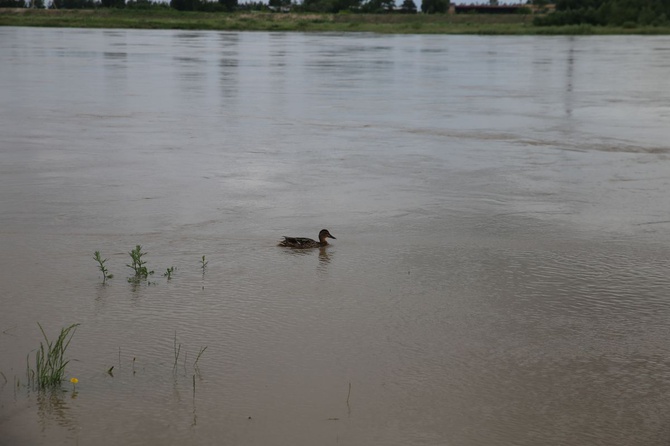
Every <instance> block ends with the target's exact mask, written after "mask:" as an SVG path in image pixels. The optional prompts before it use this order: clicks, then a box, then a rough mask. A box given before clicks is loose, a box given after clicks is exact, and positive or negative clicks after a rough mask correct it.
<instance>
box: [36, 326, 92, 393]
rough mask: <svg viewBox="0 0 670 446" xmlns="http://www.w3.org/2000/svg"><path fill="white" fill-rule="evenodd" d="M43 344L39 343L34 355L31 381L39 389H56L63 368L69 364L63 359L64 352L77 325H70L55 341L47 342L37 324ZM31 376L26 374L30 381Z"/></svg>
mask: <svg viewBox="0 0 670 446" xmlns="http://www.w3.org/2000/svg"><path fill="white" fill-rule="evenodd" d="M37 325H39V327H40V330H41V331H42V335H43V336H44V341H45V343H42V342H40V348H39V350H37V352H36V353H35V371H34V372H33V373H32V379H33V380H34V382H35V383H36V384H37V387H38V388H39V389H46V388H49V387H57V386H59V385H60V383H61V381H62V380H63V375H64V374H65V366H66V365H67V364H68V363H69V362H70V361H69V360H66V359H65V351H66V350H67V348H68V346H69V345H70V341H71V340H72V336H74V333H75V331H76V329H77V326H79V324H72V325H70V326H69V327H66V328H62V329H61V331H60V335H58V338H56V340H55V341H49V338H48V337H47V335H46V333H45V332H44V329H43V328H42V325H40V323H39V322H38V323H37ZM30 378H31V374H30V373H29V374H28V379H29V380H30Z"/></svg>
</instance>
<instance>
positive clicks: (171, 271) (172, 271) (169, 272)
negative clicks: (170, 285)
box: [163, 266, 174, 280]
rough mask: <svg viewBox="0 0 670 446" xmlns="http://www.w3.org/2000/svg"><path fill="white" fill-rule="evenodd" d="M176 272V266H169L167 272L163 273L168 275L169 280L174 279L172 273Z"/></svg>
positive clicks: (165, 275) (164, 275)
mask: <svg viewBox="0 0 670 446" xmlns="http://www.w3.org/2000/svg"><path fill="white" fill-rule="evenodd" d="M173 273H174V266H171V267H169V268H168V269H167V270H165V272H164V273H163V277H167V280H170V279H172V274H173Z"/></svg>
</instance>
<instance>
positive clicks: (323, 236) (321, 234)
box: [319, 229, 337, 244]
mask: <svg viewBox="0 0 670 446" xmlns="http://www.w3.org/2000/svg"><path fill="white" fill-rule="evenodd" d="M326 238H332V239H333V240H337V239H336V238H335V237H333V234H331V233H330V231H328V229H322V230H321V231H319V241H320V242H321V243H326V244H328V242H327V241H326Z"/></svg>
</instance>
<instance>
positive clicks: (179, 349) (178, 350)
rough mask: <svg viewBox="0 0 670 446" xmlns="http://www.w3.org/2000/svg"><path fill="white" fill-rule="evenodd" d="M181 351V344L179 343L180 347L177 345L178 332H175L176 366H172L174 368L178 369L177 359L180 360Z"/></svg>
mask: <svg viewBox="0 0 670 446" xmlns="http://www.w3.org/2000/svg"><path fill="white" fill-rule="evenodd" d="M180 352H181V344H179V347H177V332H176V331H175V332H174V366H172V369H173V370H176V369H177V361H179V353H180Z"/></svg>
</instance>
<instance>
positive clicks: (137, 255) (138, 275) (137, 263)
mask: <svg viewBox="0 0 670 446" xmlns="http://www.w3.org/2000/svg"><path fill="white" fill-rule="evenodd" d="M128 254H130V258H131V259H132V263H130V264H128V265H126V266H127V267H128V268H131V269H132V270H133V271H134V272H135V275H134V276H133V277H131V278H130V279H128V281H129V282H139V281H140V280H142V279H146V278H148V277H149V276H150V275H151V274H153V273H154V272H153V271H149V270H148V269H147V266H146V265H147V262H146V260H144V259H143V258H142V257H144V256H145V255H146V254H147V253H146V252H142V246H140V245H137V246H135V249H133V250H132V251H130V252H129V253H128Z"/></svg>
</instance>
